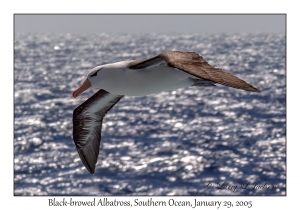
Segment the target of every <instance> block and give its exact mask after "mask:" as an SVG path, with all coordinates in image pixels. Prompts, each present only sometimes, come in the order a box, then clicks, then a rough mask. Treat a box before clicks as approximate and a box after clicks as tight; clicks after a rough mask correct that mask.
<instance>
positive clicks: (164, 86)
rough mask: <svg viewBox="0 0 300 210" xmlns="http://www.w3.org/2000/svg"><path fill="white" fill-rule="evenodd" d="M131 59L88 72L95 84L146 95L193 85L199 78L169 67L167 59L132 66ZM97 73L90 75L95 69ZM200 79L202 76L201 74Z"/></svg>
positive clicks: (104, 87) (117, 92)
mask: <svg viewBox="0 0 300 210" xmlns="http://www.w3.org/2000/svg"><path fill="white" fill-rule="evenodd" d="M128 62H130V61H122V62H118V63H113V64H107V65H103V66H98V67H96V68H94V69H93V70H92V71H91V72H90V73H89V76H88V80H89V81H90V83H91V86H92V87H94V88H99V89H104V90H106V91H108V92H110V93H113V94H118V95H129V96H142V95H148V94H152V93H159V92H162V91H169V90H175V89H178V88H182V87H189V86H191V85H193V84H194V81H193V80H192V79H191V78H196V77H194V76H192V75H190V74H188V73H185V72H184V71H181V70H178V69H176V68H172V67H169V66H168V65H166V63H165V62H162V63H160V64H157V65H153V66H150V67H148V68H144V69H129V68H127V64H128ZM99 69H101V70H100V71H98V72H97V75H96V76H93V77H90V75H91V74H93V73H95V72H96V71H97V70H99ZM197 79H199V78H197Z"/></svg>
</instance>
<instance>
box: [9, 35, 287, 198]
mask: <svg viewBox="0 0 300 210" xmlns="http://www.w3.org/2000/svg"><path fill="white" fill-rule="evenodd" d="M285 46H286V37H285V34H214V35H213V34H186V35H182V34H140V35H139V34H136V35H130V34H97V35H72V34H16V35H15V41H14V50H15V52H14V57H15V59H14V194H15V195H48V196H49V195H52V196H53V195H95V196H96V195H122V196H123V195H285V194H286V47H285ZM169 50H180V51H194V52H197V53H199V54H200V55H201V56H203V58H204V59H206V60H207V61H208V62H209V63H210V64H211V65H213V66H215V67H219V68H222V69H224V70H225V71H228V72H230V73H232V74H234V75H236V76H238V77H240V78H241V79H243V80H245V81H247V82H248V83H250V84H252V85H253V86H255V87H257V88H258V89H260V90H261V93H252V92H246V91H242V90H237V89H234V88H229V87H225V86H222V85H217V87H190V88H184V89H178V90H176V91H170V92H162V93H159V94H152V95H148V96H142V97H129V96H125V97H124V98H123V99H122V100H121V101H120V102H119V103H117V104H116V106H115V107H113V109H111V110H110V111H109V113H108V114H107V115H106V117H105V119H104V121H103V129H102V140H101V147H100V155H99V158H98V163H97V168H96V172H95V174H94V175H91V174H90V173H89V172H88V171H87V170H86V169H85V168H84V166H83V164H82V163H81V160H80V158H79V156H78V154H77V150H76V147H75V145H74V143H73V139H72V128H73V125H72V113H73V110H74V108H76V107H77V106H78V105H79V104H81V103H82V102H83V101H85V100H86V99H87V98H88V97H90V96H92V95H93V94H94V93H95V92H96V91H97V90H96V89H90V90H88V91H86V92H84V93H83V94H82V95H81V96H79V97H78V98H76V99H73V98H72V96H71V94H72V91H74V90H75V89H76V88H77V87H78V86H79V85H80V84H81V82H82V81H83V80H84V78H85V76H86V74H87V73H88V72H89V71H90V70H91V69H92V68H93V67H95V66H97V65H102V64H106V63H112V62H117V61H121V60H129V59H144V58H149V57H151V56H154V55H156V54H158V53H160V52H163V51H169ZM253 188H254V189H253Z"/></svg>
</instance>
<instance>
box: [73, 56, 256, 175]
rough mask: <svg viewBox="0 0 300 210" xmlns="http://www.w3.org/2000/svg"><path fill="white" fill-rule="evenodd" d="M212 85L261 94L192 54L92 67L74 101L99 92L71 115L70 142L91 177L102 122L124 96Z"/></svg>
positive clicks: (97, 150) (93, 170) (75, 94)
mask: <svg viewBox="0 0 300 210" xmlns="http://www.w3.org/2000/svg"><path fill="white" fill-rule="evenodd" d="M215 84H222V85H225V86H229V87H233V88H237V89H241V90H245V91H251V92H260V91H259V90H258V89H256V88H255V87H253V86H252V85H250V84H248V83H246V82H245V81H243V80H241V79H239V78H237V77H236V76H233V75H232V74H230V73H228V72H225V71H223V70H222V69H219V68H214V67H212V66H211V65H209V64H208V63H207V62H206V61H205V60H204V59H203V58H202V57H201V56H199V55H198V54H197V53H195V52H180V51H169V52H164V53H161V54H159V55H157V56H155V57H152V58H149V59H146V60H129V61H121V62H117V63H112V64H106V65H101V66H97V67H95V68H93V69H92V70H91V71H90V72H89V73H88V75H87V78H86V79H85V80H84V82H83V83H82V85H81V86H80V87H79V88H78V89H77V90H75V91H74V92H73V94H72V96H73V97H74V98H76V97H77V96H78V95H79V94H80V93H82V92H84V91H85V90H87V89H88V88H90V87H93V88H97V89H100V90H99V91H98V92H96V93H95V94H94V95H93V96H91V97H90V98H89V99H87V100H86V101H85V102H83V103H82V104H81V105H79V106H78V107H77V108H76V109H75V110H74V112H73V139H74V143H75V145H76V148H77V151H78V154H79V157H80V159H81V161H82V163H83V165H84V166H85V167H86V169H87V170H88V171H89V172H90V173H91V174H94V173H95V168H96V163H97V159H98V155H99V148H100V140H101V129H102V120H103V118H104V116H105V114H106V113H107V112H108V111H109V110H110V109H111V108H112V107H113V106H114V105H115V104H116V103H117V102H118V101H119V100H120V99H121V98H122V97H123V96H125V95H128V96H142V95H148V94H152V93H159V92H162V91H170V90H175V89H178V88H183V87H189V86H199V87H201V86H215Z"/></svg>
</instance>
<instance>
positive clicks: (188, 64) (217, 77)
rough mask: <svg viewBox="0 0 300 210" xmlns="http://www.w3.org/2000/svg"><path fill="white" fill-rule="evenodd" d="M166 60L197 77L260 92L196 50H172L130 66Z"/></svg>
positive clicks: (135, 62) (136, 67) (140, 65)
mask: <svg viewBox="0 0 300 210" xmlns="http://www.w3.org/2000/svg"><path fill="white" fill-rule="evenodd" d="M163 60H164V61H165V62H166V63H167V64H168V65H169V66H172V67H174V68H177V69H180V70H182V71H185V72H187V73H189V74H191V75H194V76H196V77H199V78H202V79H207V80H211V81H213V82H216V83H219V84H222V85H226V86H229V87H233V88H238V89H242V90H246V91H252V92H260V91H259V90H258V89H256V88H255V87H253V86H252V85H250V84H248V83H246V82H245V81H244V80H241V79H239V78H237V77H236V76H233V75H232V74H230V73H228V72H225V71H223V70H222V69H219V68H214V67H212V66H211V65H209V64H208V63H207V62H206V61H205V60H204V59H203V58H202V57H201V56H199V55H198V54H197V53H194V52H179V51H170V52H164V53H161V54H159V55H158V56H155V57H153V58H150V59H147V60H144V61H133V62H132V64H131V65H129V67H128V68H131V69H140V68H145V67H147V66H151V65H153V64H155V63H158V62H161V61H163Z"/></svg>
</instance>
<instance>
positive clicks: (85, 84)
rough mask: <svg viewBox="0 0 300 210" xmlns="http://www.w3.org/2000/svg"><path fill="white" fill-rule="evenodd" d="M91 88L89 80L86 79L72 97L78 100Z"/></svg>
mask: <svg viewBox="0 0 300 210" xmlns="http://www.w3.org/2000/svg"><path fill="white" fill-rule="evenodd" d="M89 87H91V83H90V81H89V80H88V79H85V80H84V82H83V83H82V85H81V86H80V87H79V88H78V89H77V90H75V91H74V92H73V94H72V96H73V97H74V98H76V97H77V96H78V95H79V94H80V93H82V92H83V91H85V90H87V89H88V88H89Z"/></svg>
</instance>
